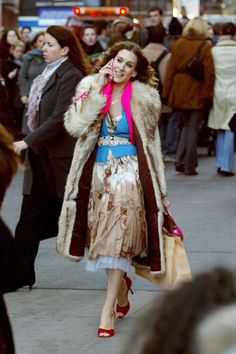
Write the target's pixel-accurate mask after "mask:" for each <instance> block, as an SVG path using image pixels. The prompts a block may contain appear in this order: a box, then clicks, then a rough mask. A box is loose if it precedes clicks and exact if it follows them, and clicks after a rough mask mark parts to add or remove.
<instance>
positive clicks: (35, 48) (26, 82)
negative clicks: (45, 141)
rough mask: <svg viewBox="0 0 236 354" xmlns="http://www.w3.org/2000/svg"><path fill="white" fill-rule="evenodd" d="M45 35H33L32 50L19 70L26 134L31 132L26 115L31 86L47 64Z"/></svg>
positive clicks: (23, 126)
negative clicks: (44, 53) (45, 58)
mask: <svg viewBox="0 0 236 354" xmlns="http://www.w3.org/2000/svg"><path fill="white" fill-rule="evenodd" d="M44 35H45V33H44V32H38V33H36V35H35V36H34V37H33V39H32V41H31V43H30V46H31V50H29V51H28V52H27V53H26V54H25V55H24V56H23V62H22V66H21V68H20V71H19V76H18V82H19V88H20V98H21V102H22V103H23V105H24V106H25V110H24V114H23V120H22V133H23V134H24V135H27V134H28V133H29V129H28V127H27V119H28V118H27V116H26V112H27V109H28V99H29V92H30V88H31V86H32V82H33V80H34V79H35V78H36V76H38V75H39V74H41V73H42V71H43V69H44V68H45V66H46V63H45V60H44V58H43V52H42V47H43V45H44Z"/></svg>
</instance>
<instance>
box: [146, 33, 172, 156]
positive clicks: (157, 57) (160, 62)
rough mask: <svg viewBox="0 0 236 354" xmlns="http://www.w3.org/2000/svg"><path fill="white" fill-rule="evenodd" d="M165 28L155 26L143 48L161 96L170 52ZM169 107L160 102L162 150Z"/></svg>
mask: <svg viewBox="0 0 236 354" xmlns="http://www.w3.org/2000/svg"><path fill="white" fill-rule="evenodd" d="M165 36H166V30H165V27H163V26H157V27H156V30H155V31H153V32H152V35H151V36H150V40H151V42H150V43H149V44H148V45H147V46H146V47H144V48H143V53H144V55H146V57H147V59H148V61H149V63H151V65H152V67H153V68H154V70H155V75H156V78H157V79H158V84H157V87H158V92H159V94H160V97H161V98H162V87H163V84H164V79H165V74H166V69H167V65H168V62H169V60H170V56H171V53H170V52H169V51H168V49H167V48H166V47H165V45H164V40H165ZM170 112H171V109H170V108H169V107H168V106H167V105H165V104H164V103H162V109H161V117H160V120H159V132H160V138H161V145H162V150H164V149H165V140H166V133H167V126H168V119H169V114H170Z"/></svg>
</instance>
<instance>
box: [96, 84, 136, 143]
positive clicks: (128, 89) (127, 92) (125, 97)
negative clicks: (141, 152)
mask: <svg viewBox="0 0 236 354" xmlns="http://www.w3.org/2000/svg"><path fill="white" fill-rule="evenodd" d="M112 89H113V85H112V83H111V82H109V83H108V84H107V85H106V86H105V87H104V89H103V90H102V93H103V94H104V95H106V96H107V102H106V104H105V106H104V107H103V109H102V110H101V113H107V112H108V111H109V108H110V105H111V95H112ZM131 95H132V83H131V82H130V81H128V82H127V84H126V86H125V89H124V92H123V94H122V97H121V103H122V106H123V108H124V111H125V114H126V117H127V121H128V127H129V140H130V142H131V143H134V139H133V118H132V113H131V110H130V99H131Z"/></svg>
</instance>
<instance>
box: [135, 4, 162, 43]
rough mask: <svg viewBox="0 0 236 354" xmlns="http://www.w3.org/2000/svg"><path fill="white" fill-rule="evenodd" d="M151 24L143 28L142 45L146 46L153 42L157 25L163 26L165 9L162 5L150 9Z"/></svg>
mask: <svg viewBox="0 0 236 354" xmlns="http://www.w3.org/2000/svg"><path fill="white" fill-rule="evenodd" d="M148 15H149V21H150V26H147V27H145V28H143V29H142V30H141V37H142V40H141V42H142V43H141V46H142V47H145V46H146V45H148V44H149V43H151V41H152V38H153V36H155V31H156V27H158V26H163V15H164V14H163V10H162V9H161V8H160V7H152V8H151V9H149V11H148Z"/></svg>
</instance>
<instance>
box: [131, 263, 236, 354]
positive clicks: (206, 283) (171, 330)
mask: <svg viewBox="0 0 236 354" xmlns="http://www.w3.org/2000/svg"><path fill="white" fill-rule="evenodd" d="M235 301H236V280H235V274H234V273H233V272H231V271H229V270H227V269H225V268H223V267H218V268H215V269H213V270H212V271H210V272H206V273H202V274H199V275H197V276H196V277H195V278H194V279H193V281H191V282H187V283H184V284H182V286H180V287H179V288H178V289H175V290H172V291H170V292H168V293H164V295H163V296H162V298H160V297H158V298H157V299H156V300H155V302H154V303H153V305H152V307H151V309H150V310H149V312H148V313H147V314H146V316H145V317H144V318H143V320H142V321H141V323H140V326H139V328H138V329H137V330H136V332H135V333H134V338H131V339H130V347H129V348H127V350H126V352H125V353H129V354H132V353H135V354H156V353H160V354H195V352H196V349H195V345H194V342H195V331H196V328H197V326H198V324H199V322H200V321H201V320H202V319H203V318H205V316H206V315H207V314H209V313H210V312H211V311H213V310H215V309H216V308H220V307H221V306H223V305H226V304H230V303H233V302H235ZM134 343H136V345H134ZM138 346H139V347H138ZM137 347H138V349H137Z"/></svg>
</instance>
